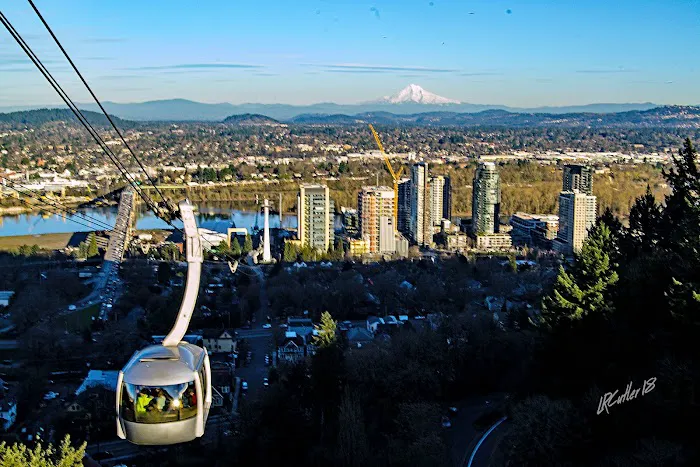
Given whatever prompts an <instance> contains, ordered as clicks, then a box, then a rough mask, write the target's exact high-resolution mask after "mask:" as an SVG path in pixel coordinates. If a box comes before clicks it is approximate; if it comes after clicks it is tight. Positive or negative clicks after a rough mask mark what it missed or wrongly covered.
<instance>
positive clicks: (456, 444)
mask: <svg viewBox="0 0 700 467" xmlns="http://www.w3.org/2000/svg"><path fill="white" fill-rule="evenodd" d="M504 397H505V396H504V395H501V394H496V395H495V394H492V395H489V396H483V397H472V398H469V399H465V400H463V401H461V402H460V403H458V404H456V407H457V409H458V412H457V415H456V416H455V417H453V418H452V426H451V427H450V428H448V430H449V431H448V434H447V440H448V443H449V447H450V457H451V458H452V463H453V464H454V465H459V466H462V465H466V463H467V462H468V460H469V457H470V455H471V453H472V451H473V450H474V447H475V446H476V444H477V443H478V441H479V438H480V437H481V436H482V435H483V431H482V430H478V429H477V428H475V426H474V423H475V422H476V421H477V420H478V419H479V417H481V416H482V415H483V414H484V413H486V412H487V411H488V410H490V409H491V408H492V407H494V406H495V405H497V404H499V403H500V402H501V401H502V400H503V398H504Z"/></svg>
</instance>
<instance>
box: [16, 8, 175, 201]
mask: <svg viewBox="0 0 700 467" xmlns="http://www.w3.org/2000/svg"><path fill="white" fill-rule="evenodd" d="M29 4H30V5H31V6H32V8H33V9H34V11H35V12H36V14H37V16H38V17H39V19H40V20H41V22H42V23H43V24H44V27H46V30H47V31H48V32H49V34H50V35H51V37H52V38H53V40H54V42H55V43H56V45H57V46H58V48H59V49H61V52H63V55H64V56H65V57H66V60H68V63H70V65H71V67H72V68H73V70H74V71H75V73H76V74H77V75H78V77H79V78H80V81H82V82H83V84H84V85H85V88H86V89H87V90H88V92H89V93H90V95H91V96H92V98H93V99H94V100H95V103H97V105H98V106H99V107H100V110H102V113H103V114H104V115H105V117H107V120H109V123H110V124H111V125H112V128H114V131H116V132H117V135H119V139H121V140H122V142H123V143H124V146H125V147H126V149H127V150H128V151H129V152H130V153H131V156H132V157H133V158H134V160H135V161H136V163H137V164H138V165H139V167H140V168H141V170H142V171H143V173H144V174H145V175H146V178H148V181H149V182H150V183H151V185H153V188H155V190H156V192H157V193H158V194H159V195H160V198H161V199H162V200H163V202H164V203H166V208H167V202H166V199H165V196H163V193H162V192H161V191H160V189H158V186H157V185H156V183H155V181H153V179H152V178H151V176H150V175H149V174H148V172H147V171H146V168H145V167H144V166H143V164H142V163H141V161H140V160H139V158H138V157H136V154H135V153H134V151H133V150H132V149H131V146H129V143H127V142H126V139H125V138H124V136H123V135H122V132H121V131H119V128H117V125H116V124H115V123H114V121H113V120H112V117H111V116H110V115H109V114H108V113H107V111H106V110H105V108H104V107H103V106H102V103H101V102H100V100H99V99H98V98H97V96H96V95H95V93H94V92H93V91H92V88H91V87H90V85H89V84H88V83H87V81H86V80H85V78H84V77H83V75H82V73H80V71H79V70H78V67H77V66H76V65H75V63H74V62H73V60H72V59H71V58H70V56H69V55H68V52H66V49H65V48H64V47H63V45H62V44H61V42H60V41H59V40H58V37H56V34H54V32H53V30H52V29H51V27H50V26H49V24H48V23H47V22H46V20H45V19H44V17H43V15H42V14H41V12H39V9H38V8H37V7H36V5H34V2H33V1H32V0H29ZM168 212H169V214H170V215H172V214H173V212H172V211H171V210H170V209H169V208H168Z"/></svg>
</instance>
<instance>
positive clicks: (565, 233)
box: [553, 190, 596, 254]
mask: <svg viewBox="0 0 700 467" xmlns="http://www.w3.org/2000/svg"><path fill="white" fill-rule="evenodd" d="M595 220H596V197H595V196H593V195H587V194H585V193H581V192H579V191H578V190H574V191H562V192H561V194H560V195H559V231H558V233H557V238H556V239H555V240H554V242H553V246H554V248H555V249H556V250H558V251H560V252H561V253H563V254H571V253H573V252H577V251H579V250H580V249H581V246H583V241H584V240H585V239H586V237H588V231H589V229H590V228H591V227H593V225H594V224H595Z"/></svg>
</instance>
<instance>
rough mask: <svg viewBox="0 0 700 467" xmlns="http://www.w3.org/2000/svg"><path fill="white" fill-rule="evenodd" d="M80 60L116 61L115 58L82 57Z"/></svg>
mask: <svg viewBox="0 0 700 467" xmlns="http://www.w3.org/2000/svg"><path fill="white" fill-rule="evenodd" d="M78 60H85V61H94V62H105V61H108V60H114V57H80V58H78Z"/></svg>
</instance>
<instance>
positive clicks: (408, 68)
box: [303, 63, 458, 73]
mask: <svg viewBox="0 0 700 467" xmlns="http://www.w3.org/2000/svg"><path fill="white" fill-rule="evenodd" d="M303 66H315V67H319V68H323V69H325V70H326V71H331V70H363V71H375V72H382V71H409V72H417V73H453V72H455V71H458V70H453V69H447V68H425V67H419V66H390V65H363V64H352V63H348V64H332V65H303Z"/></svg>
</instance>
